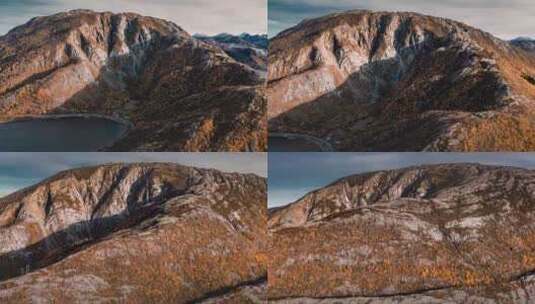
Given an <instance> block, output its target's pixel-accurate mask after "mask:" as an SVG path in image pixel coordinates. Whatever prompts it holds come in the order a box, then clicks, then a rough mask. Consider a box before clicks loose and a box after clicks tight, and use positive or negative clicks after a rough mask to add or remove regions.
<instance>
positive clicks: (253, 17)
mask: <svg viewBox="0 0 535 304" xmlns="http://www.w3.org/2000/svg"><path fill="white" fill-rule="evenodd" d="M266 1H267V0H224V1H223V0H0V35H4V34H5V33H7V32H8V31H9V30H10V29H12V28H13V27H15V26H18V25H21V24H24V23H26V22H27V21H28V20H29V19H31V18H33V17H36V16H43V15H51V14H54V13H57V12H61V11H67V10H72V9H92V10H96V11H112V12H126V11H128V12H135V13H139V14H142V15H147V16H153V17H159V18H163V19H167V20H170V21H173V22H175V23H176V24H178V25H179V26H181V27H182V28H183V29H185V30H186V31H188V32H189V33H191V34H207V35H214V34H218V33H222V32H225V33H231V34H241V33H243V32H247V33H251V34H265V33H266V32H267V24H266V20H267V2H266Z"/></svg>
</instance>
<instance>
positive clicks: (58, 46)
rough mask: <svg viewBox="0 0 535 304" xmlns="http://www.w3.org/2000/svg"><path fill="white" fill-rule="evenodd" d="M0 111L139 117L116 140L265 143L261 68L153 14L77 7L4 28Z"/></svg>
mask: <svg viewBox="0 0 535 304" xmlns="http://www.w3.org/2000/svg"><path fill="white" fill-rule="evenodd" d="M0 72H1V73H0V115H1V119H2V120H12V119H14V118H18V117H23V116H38V115H42V114H58V113H97V114H103V115H109V116H118V117H121V118H124V119H126V120H129V121H131V122H132V124H133V128H132V130H131V131H130V132H129V133H128V134H127V136H126V137H124V138H122V139H121V140H120V141H119V142H117V143H116V144H115V145H114V146H113V147H111V148H110V149H111V150H122V151H128V150H145V151H153V150H159V151H161V150H166V151H219V150H224V151H258V150H260V151H263V150H265V148H266V136H267V135H266V122H265V109H266V101H265V96H264V89H263V86H262V84H263V80H262V77H261V76H259V75H258V73H257V72H256V71H255V70H254V69H253V68H251V67H249V66H247V65H245V64H242V63H240V62H237V61H236V60H234V59H233V58H231V57H230V56H228V55H227V54H226V53H225V52H224V51H223V50H222V49H221V48H219V47H217V46H214V45H211V44H207V43H204V42H202V41H200V40H197V39H195V38H193V37H191V36H190V35H189V34H188V33H186V32H185V31H184V30H182V29H181V28H180V27H179V26H177V25H175V24H173V23H171V22H168V21H165V20H162V19H157V18H152V17H145V16H140V15H137V14H131V13H123V14H113V13H107V12H106V13H97V12H93V11H88V10H76V11H70V12H66V13H59V14H56V15H52V16H47V17H37V18H33V19H32V20H30V21H29V22H28V23H26V24H24V25H22V26H19V27H17V28H14V29H13V30H11V31H10V32H9V33H8V34H6V35H5V36H2V37H0Z"/></svg>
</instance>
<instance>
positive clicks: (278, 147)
mask: <svg viewBox="0 0 535 304" xmlns="http://www.w3.org/2000/svg"><path fill="white" fill-rule="evenodd" d="M268 150H269V152H323V151H325V149H324V148H323V147H322V146H321V145H320V144H319V143H317V142H315V141H312V140H309V139H307V138H304V137H295V136H292V137H285V136H269V148H268Z"/></svg>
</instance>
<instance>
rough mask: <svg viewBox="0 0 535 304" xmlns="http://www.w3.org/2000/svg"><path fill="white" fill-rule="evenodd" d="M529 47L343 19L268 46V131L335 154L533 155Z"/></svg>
mask: <svg viewBox="0 0 535 304" xmlns="http://www.w3.org/2000/svg"><path fill="white" fill-rule="evenodd" d="M531 50H533V41H531V40H525V39H521V40H514V41H512V42H509V41H504V40H501V39H498V38H496V37H494V36H492V35H491V34H489V33H486V32H483V31H481V30H478V29H476V28H473V27H470V26H468V25H466V24H463V23H460V22H456V21H453V20H449V19H444V18H438V17H432V16H425V15H421V14H417V13H390V12H372V11H364V10H358V11H349V12H343V13H336V14H332V15H327V16H324V17H320V18H316V19H309V20H305V21H303V22H302V23H300V24H299V25H297V26H295V27H293V28H290V29H288V30H286V31H284V32H282V33H280V34H279V35H277V36H276V37H274V38H273V39H271V41H270V46H269V59H268V61H269V69H268V70H269V73H268V99H269V105H268V120H269V129H270V131H271V132H275V133H293V134H303V135H307V136H314V137H317V138H319V139H322V140H326V141H328V142H329V143H330V144H331V145H332V146H333V147H334V148H335V149H336V150H340V151H533V150H535V114H534V113H535V106H534V102H535V53H534V52H532V51H531Z"/></svg>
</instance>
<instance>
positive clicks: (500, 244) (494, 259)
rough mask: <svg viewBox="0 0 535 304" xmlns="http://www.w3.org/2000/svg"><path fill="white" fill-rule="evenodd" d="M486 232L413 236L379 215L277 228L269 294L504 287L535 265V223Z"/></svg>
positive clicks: (490, 227) (492, 226) (503, 224)
mask: <svg viewBox="0 0 535 304" xmlns="http://www.w3.org/2000/svg"><path fill="white" fill-rule="evenodd" d="M480 231H481V232H480V233H481V234H480V236H479V237H477V238H475V239H474V238H470V237H469V236H468V234H467V233H464V232H463V229H456V228H449V229H446V228H442V237H443V239H442V240H436V239H431V238H429V237H428V236H427V235H426V234H425V232H424V231H418V232H416V236H415V239H407V238H406V237H404V236H403V235H402V234H401V232H400V227H399V225H396V224H386V225H385V224H379V223H377V222H376V221H374V220H352V221H349V222H341V223H329V224H322V225H318V226H311V227H301V228H291V229H284V230H280V231H276V232H273V236H272V247H271V250H270V252H269V254H270V261H269V267H268V277H269V281H268V284H269V297H270V298H272V299H278V298H285V297H339V296H376V295H384V294H397V293H411V292H421V291H426V290H435V289H442V288H461V289H465V290H469V291H470V292H481V291H482V290H484V291H485V292H492V293H497V292H499V291H504V290H509V289H510V288H511V284H510V283H511V282H513V281H515V280H516V279H518V277H519V276H521V275H523V274H525V273H528V272H529V271H532V270H534V269H535V253H534V252H535V250H534V249H535V245H533V244H535V243H534V241H535V229H533V228H531V227H529V226H526V225H521V226H519V224H515V223H512V222H510V221H507V220H502V221H488V222H486V223H485V224H484V225H483V227H482V228H481V230H480ZM348 252H349V253H348ZM350 252H353V253H352V254H351V253H350Z"/></svg>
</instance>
